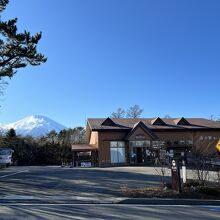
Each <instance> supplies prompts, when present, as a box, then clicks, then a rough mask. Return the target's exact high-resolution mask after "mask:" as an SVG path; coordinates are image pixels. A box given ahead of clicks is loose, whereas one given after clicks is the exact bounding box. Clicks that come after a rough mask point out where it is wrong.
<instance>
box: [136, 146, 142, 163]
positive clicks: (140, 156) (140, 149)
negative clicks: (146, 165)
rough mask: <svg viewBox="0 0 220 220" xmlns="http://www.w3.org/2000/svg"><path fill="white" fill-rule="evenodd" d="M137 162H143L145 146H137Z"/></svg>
mask: <svg viewBox="0 0 220 220" xmlns="http://www.w3.org/2000/svg"><path fill="white" fill-rule="evenodd" d="M137 163H143V148H142V147H137Z"/></svg>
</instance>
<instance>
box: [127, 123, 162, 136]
mask: <svg viewBox="0 0 220 220" xmlns="http://www.w3.org/2000/svg"><path fill="white" fill-rule="evenodd" d="M138 128H142V129H143V130H144V131H145V132H146V133H147V134H148V135H149V136H150V137H151V138H152V139H153V140H157V139H158V137H157V136H156V135H155V134H154V133H153V132H152V131H151V130H150V129H149V128H148V127H147V125H146V124H144V123H143V122H142V121H139V122H138V123H136V124H135V125H134V127H133V128H132V130H131V131H130V132H129V133H128V135H127V136H126V138H125V139H128V138H129V137H130V136H131V135H132V134H133V133H134V132H135V131H136V130H137V129H138Z"/></svg>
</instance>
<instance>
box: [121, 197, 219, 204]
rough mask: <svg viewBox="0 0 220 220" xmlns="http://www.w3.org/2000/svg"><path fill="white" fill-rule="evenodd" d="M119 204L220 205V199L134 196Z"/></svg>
mask: <svg viewBox="0 0 220 220" xmlns="http://www.w3.org/2000/svg"><path fill="white" fill-rule="evenodd" d="M118 204H138V205H212V206H220V200H207V199H156V198H155V199H154V198H152V199H147V198H132V199H124V200H122V201H119V202H118Z"/></svg>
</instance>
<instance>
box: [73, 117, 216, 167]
mask: <svg viewBox="0 0 220 220" xmlns="http://www.w3.org/2000/svg"><path fill="white" fill-rule="evenodd" d="M86 136H87V143H88V144H84V145H73V146H72V151H73V159H74V164H75V165H80V162H82V161H90V162H91V164H92V165H94V166H118V165H130V164H138V165H142V164H145V165H146V164H152V163H154V162H155V159H156V158H166V160H167V163H169V162H170V159H171V158H173V157H180V156H186V155H187V153H189V152H190V151H191V149H192V147H193V146H195V145H199V147H207V146H209V147H210V146H212V148H213V149H214V147H213V146H214V144H212V145H210V143H215V142H217V140H218V139H220V122H216V121H212V120H208V119H204V118H183V117H182V118H159V117H158V118H142V119H137V118H135V119H131V118H105V119H104V118H90V119H88V121H87V126H86ZM213 149H212V150H213Z"/></svg>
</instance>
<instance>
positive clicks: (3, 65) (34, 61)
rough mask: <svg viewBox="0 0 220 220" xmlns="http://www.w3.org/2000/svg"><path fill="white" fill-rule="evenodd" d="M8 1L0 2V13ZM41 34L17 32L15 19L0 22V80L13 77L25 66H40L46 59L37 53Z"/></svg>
mask: <svg viewBox="0 0 220 220" xmlns="http://www.w3.org/2000/svg"><path fill="white" fill-rule="evenodd" d="M7 3H8V0H0V12H1V11H2V10H4V8H5V7H6V5H7ZM40 39H41V32H40V33H36V34H35V35H33V36H32V35H31V34H30V32H28V31H24V32H23V33H18V32H17V18H15V19H11V20H8V21H2V20H0V79H2V78H3V77H9V78H11V77H13V76H14V74H15V73H16V71H17V69H19V68H22V67H26V66H27V65H32V66H36V65H40V64H41V63H44V62H46V60H47V58H46V57H45V56H44V55H43V54H41V53H38V52H37V45H38V42H39V40H40Z"/></svg>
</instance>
